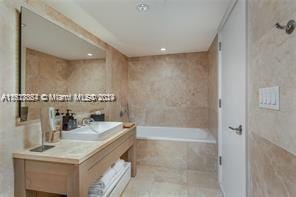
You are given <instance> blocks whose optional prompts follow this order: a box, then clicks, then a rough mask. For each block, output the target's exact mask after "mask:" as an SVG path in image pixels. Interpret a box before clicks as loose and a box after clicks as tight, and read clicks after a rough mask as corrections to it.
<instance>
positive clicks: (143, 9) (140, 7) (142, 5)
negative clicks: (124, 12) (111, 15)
mask: <svg viewBox="0 0 296 197" xmlns="http://www.w3.org/2000/svg"><path fill="white" fill-rule="evenodd" d="M137 9H138V11H139V12H146V11H148V10H149V6H148V5H147V4H145V3H140V4H138V5H137Z"/></svg>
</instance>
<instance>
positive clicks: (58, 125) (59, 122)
mask: <svg viewBox="0 0 296 197" xmlns="http://www.w3.org/2000/svg"><path fill="white" fill-rule="evenodd" d="M55 122H56V123H55V125H56V130H57V131H61V130H62V122H63V119H62V115H61V113H60V112H59V109H56V114H55Z"/></svg>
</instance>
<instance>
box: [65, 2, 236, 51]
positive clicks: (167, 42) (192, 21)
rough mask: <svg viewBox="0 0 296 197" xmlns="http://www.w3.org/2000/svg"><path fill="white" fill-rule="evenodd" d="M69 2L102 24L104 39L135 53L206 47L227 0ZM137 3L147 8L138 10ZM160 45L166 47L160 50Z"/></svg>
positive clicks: (213, 34) (201, 48)
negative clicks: (147, 7)
mask: <svg viewBox="0 0 296 197" xmlns="http://www.w3.org/2000/svg"><path fill="white" fill-rule="evenodd" d="M70 2H71V3H74V4H76V6H78V7H79V8H80V9H81V10H83V11H84V12H85V15H87V16H88V17H92V18H93V20H94V21H95V22H96V23H97V24H99V25H100V28H101V29H102V27H103V28H104V29H102V32H103V33H104V35H103V36H101V38H102V39H103V40H104V41H106V42H107V43H109V44H110V45H112V46H113V47H115V48H117V49H118V50H120V51H121V52H122V53H124V54H125V55H127V56H129V57H135V56H147V55H159V54H163V53H169V54H172V53H185V52H200V51H207V50H208V48H209V46H210V44H211V42H212V41H213V39H214V37H215V35H216V33H217V29H218V26H219V24H220V22H221V21H222V18H223V16H224V14H225V13H226V10H227V9H228V6H229V4H230V2H231V0H71V1H64V4H65V5H66V4H67V3H68V4H70ZM139 3H145V4H147V5H149V7H150V9H149V10H148V11H147V12H144V13H141V12H139V11H138V10H137V9H136V5H137V4H139ZM65 5H64V7H65ZM64 10H66V12H70V11H69V10H67V9H64ZM81 10H79V11H80V13H82V11H81ZM77 14H78V12H77V13H76V15H77ZM74 15H75V14H74V13H72V16H74ZM77 18H78V16H77ZM92 28H93V26H92ZM93 30H94V28H93ZM94 31H95V30H94ZM106 32H108V33H109V35H108V36H107V34H108V33H106ZM98 34H100V33H98ZM162 47H164V48H166V49H167V51H166V52H161V51H160V48H162Z"/></svg>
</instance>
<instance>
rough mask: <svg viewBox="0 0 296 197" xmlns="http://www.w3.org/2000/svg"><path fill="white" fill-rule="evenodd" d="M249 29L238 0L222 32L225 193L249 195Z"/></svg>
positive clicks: (236, 196) (237, 196) (242, 0)
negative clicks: (247, 145)
mask: <svg viewBox="0 0 296 197" xmlns="http://www.w3.org/2000/svg"><path fill="white" fill-rule="evenodd" d="M246 30H247V29H246V1H245V0H238V1H237V3H236V4H235V6H234V8H233V10H232V12H231V14H230V16H229V18H228V20H227V21H226V23H225V25H224V27H223V29H222V32H221V35H220V36H221V39H222V52H221V55H222V57H221V59H222V70H221V74H222V76H221V77H222V184H221V185H222V190H223V192H224V194H225V197H246V188H247V185H246V184H247V179H246V101H247V99H246V74H247V73H246V56H247V55H246V51H247V49H246V35H247V33H246ZM240 127H241V128H240Z"/></svg>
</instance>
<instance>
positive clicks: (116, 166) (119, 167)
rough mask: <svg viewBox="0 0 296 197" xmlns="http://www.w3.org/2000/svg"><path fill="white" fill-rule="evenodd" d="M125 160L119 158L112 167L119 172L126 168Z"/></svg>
mask: <svg viewBox="0 0 296 197" xmlns="http://www.w3.org/2000/svg"><path fill="white" fill-rule="evenodd" d="M124 164H125V161H124V160H122V159H119V160H117V162H116V163H115V164H114V165H113V166H112V168H113V169H114V170H115V171H116V173H119V172H120V171H121V170H122V169H123V168H124Z"/></svg>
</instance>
